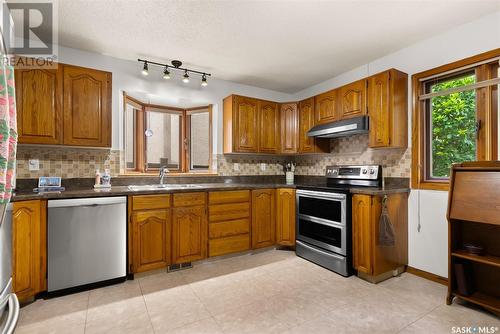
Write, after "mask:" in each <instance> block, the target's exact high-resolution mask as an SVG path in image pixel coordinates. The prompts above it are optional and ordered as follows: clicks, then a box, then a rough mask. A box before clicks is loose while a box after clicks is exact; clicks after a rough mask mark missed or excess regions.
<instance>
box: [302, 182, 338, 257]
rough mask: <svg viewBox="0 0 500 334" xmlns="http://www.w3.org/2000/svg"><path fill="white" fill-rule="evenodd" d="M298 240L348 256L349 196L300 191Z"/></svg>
mask: <svg viewBox="0 0 500 334" xmlns="http://www.w3.org/2000/svg"><path fill="white" fill-rule="evenodd" d="M296 196H297V240H301V241H305V242H307V243H309V244H312V245H316V246H318V247H321V248H323V249H327V250H330V251H332V252H335V253H338V254H341V255H346V254H347V247H346V245H347V240H346V237H347V231H346V201H347V196H346V195H345V194H340V193H329V192H321V191H311V190H301V189H299V190H297V195H296Z"/></svg>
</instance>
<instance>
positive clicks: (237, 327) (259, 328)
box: [214, 303, 289, 334]
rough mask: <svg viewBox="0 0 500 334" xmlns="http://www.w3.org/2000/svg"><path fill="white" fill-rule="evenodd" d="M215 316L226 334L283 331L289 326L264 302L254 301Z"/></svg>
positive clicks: (235, 306)
mask: <svg viewBox="0 0 500 334" xmlns="http://www.w3.org/2000/svg"><path fill="white" fill-rule="evenodd" d="M233 308H234V309H233V310H231V311H228V312H225V313H221V314H218V315H216V316H214V318H215V320H216V321H217V323H218V324H219V326H220V327H221V328H222V330H223V331H224V333H225V334H232V333H252V334H253V333H261V334H265V333H281V332H283V331H285V330H286V329H288V328H289V326H288V325H287V323H286V322H283V321H282V320H280V319H279V318H278V317H276V316H275V315H274V314H273V312H270V311H269V308H268V307H267V306H266V305H265V304H263V303H253V304H249V305H244V306H240V307H238V305H233Z"/></svg>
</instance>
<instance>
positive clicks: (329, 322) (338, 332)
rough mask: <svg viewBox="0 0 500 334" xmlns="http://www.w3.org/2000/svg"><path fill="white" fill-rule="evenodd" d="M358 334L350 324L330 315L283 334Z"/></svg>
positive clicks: (307, 322) (314, 319) (317, 318)
mask: <svg viewBox="0 0 500 334" xmlns="http://www.w3.org/2000/svg"><path fill="white" fill-rule="evenodd" d="M332 333H335V334H357V333H359V331H358V330H357V329H356V328H351V327H350V326H349V324H345V323H342V322H340V321H338V320H334V319H332V318H331V317H329V316H328V315H322V316H319V317H316V318H313V319H312V320H309V321H306V322H304V323H302V324H300V325H298V326H295V327H292V328H290V329H289V330H286V331H285V332H283V333H282V334H332Z"/></svg>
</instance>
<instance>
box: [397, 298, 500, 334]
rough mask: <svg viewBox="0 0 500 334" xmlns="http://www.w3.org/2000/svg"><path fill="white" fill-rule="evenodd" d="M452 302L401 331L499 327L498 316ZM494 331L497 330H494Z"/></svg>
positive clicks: (439, 330) (468, 305)
mask: <svg viewBox="0 0 500 334" xmlns="http://www.w3.org/2000/svg"><path fill="white" fill-rule="evenodd" d="M466 305H467V306H465V305H462V304H461V303H458V302H454V303H453V304H452V305H441V306H439V307H437V308H435V309H434V310H432V311H431V312H430V313H428V314H426V315H425V316H423V317H422V318H420V319H419V320H417V321H415V322H414V323H412V324H411V325H409V326H408V327H406V328H404V329H403V330H402V331H401V333H408V334H409V333H415V334H416V333H431V332H432V333H436V334H440V333H446V334H449V333H452V328H453V327H472V328H474V327H493V328H499V329H500V318H498V317H496V316H494V315H492V314H490V313H488V312H486V311H484V310H481V309H479V308H476V307H474V305H470V304H466ZM495 332H498V330H497V331H495Z"/></svg>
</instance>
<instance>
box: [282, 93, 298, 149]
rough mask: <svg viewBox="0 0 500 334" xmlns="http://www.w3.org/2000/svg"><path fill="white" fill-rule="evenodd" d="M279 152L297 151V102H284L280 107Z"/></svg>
mask: <svg viewBox="0 0 500 334" xmlns="http://www.w3.org/2000/svg"><path fill="white" fill-rule="evenodd" d="M280 109H281V110H280V118H281V152H282V153H297V137H298V136H297V103H285V104H282V105H281V108H280Z"/></svg>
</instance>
